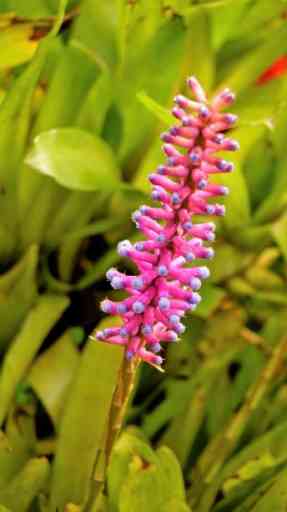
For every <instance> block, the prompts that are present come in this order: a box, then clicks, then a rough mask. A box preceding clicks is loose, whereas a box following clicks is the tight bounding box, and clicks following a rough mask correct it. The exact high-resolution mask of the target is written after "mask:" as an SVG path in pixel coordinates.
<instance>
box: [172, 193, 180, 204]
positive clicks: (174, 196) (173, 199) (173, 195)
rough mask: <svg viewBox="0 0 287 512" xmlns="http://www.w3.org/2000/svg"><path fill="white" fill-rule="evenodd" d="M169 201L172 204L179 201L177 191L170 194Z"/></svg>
mask: <svg viewBox="0 0 287 512" xmlns="http://www.w3.org/2000/svg"><path fill="white" fill-rule="evenodd" d="M171 202H172V204H179V203H180V195H179V194H178V193H177V192H173V194H171Z"/></svg>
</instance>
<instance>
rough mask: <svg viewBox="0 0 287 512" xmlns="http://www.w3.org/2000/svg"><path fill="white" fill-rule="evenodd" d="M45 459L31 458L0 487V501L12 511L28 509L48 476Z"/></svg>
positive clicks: (23, 511)
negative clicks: (3, 486) (6, 483)
mask: <svg viewBox="0 0 287 512" xmlns="http://www.w3.org/2000/svg"><path fill="white" fill-rule="evenodd" d="M49 469H50V468H49V462H48V460H47V459H45V458H44V457H43V458H38V459H36V458H35V459H31V460H30V461H29V462H27V464H26V465H25V466H24V468H23V469H22V471H20V472H19V473H18V474H17V475H16V476H15V477H14V478H13V480H11V481H10V482H9V484H8V485H7V486H5V488H4V489H0V502H1V503H2V504H3V505H5V506H7V507H9V508H11V510H12V511H13V512H26V511H28V509H29V507H30V505H31V503H32V501H33V498H34V497H35V496H37V495H38V493H39V492H40V491H41V490H42V489H43V488H44V486H45V484H46V482H47V479H48V476H49Z"/></svg>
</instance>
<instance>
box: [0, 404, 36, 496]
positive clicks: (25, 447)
mask: <svg viewBox="0 0 287 512" xmlns="http://www.w3.org/2000/svg"><path fill="white" fill-rule="evenodd" d="M31 456H36V433H35V425H34V418H33V417H31V416H27V415H24V414H22V415H14V416H13V415H11V416H9V417H8V419H7V424H6V427H5V434H4V433H2V432H1V435H0V489H3V488H5V487H6V485H7V484H9V483H10V482H11V480H12V479H13V478H14V477H15V476H16V474H17V473H18V472H19V471H21V469H22V468H23V466H24V465H25V464H26V463H27V462H28V461H29V459H30V458H31Z"/></svg>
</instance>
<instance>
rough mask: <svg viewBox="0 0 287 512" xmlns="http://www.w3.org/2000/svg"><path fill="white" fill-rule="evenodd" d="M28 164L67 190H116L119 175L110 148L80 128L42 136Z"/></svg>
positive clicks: (54, 131)
mask: <svg viewBox="0 0 287 512" xmlns="http://www.w3.org/2000/svg"><path fill="white" fill-rule="evenodd" d="M26 162H27V163H28V164H29V165H31V167H33V168H34V169H37V170H38V171H40V172H41V173H43V174H47V175H48V176H51V177H53V178H54V179H55V180H56V181H57V182H58V183H60V184H61V185H63V186H64V187H67V188H70V189H74V190H83V191H85V190H86V191H88V190H98V189H101V190H113V189H115V188H116V187H117V186H118V184H119V172H118V169H117V166H116V163H115V160H114V157H113V154H112V151H111V150H110V148H109V147H108V146H107V145H106V144H105V142H103V141H102V140H101V139H99V138H98V137H96V136H93V135H91V134H89V133H88V132H85V131H83V130H80V129H78V128H59V129H54V130H49V131H48V132H44V133H41V134H40V135H38V136H37V137H36V138H35V140H34V146H33V148H32V150H31V151H30V153H29V154H28V156H27V158H26Z"/></svg>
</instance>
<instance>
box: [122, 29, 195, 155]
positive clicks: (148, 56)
mask: <svg viewBox="0 0 287 512" xmlns="http://www.w3.org/2000/svg"><path fill="white" fill-rule="evenodd" d="M185 36H186V32H185V30H184V26H183V24H182V22H181V21H180V20H179V19H171V20H169V21H165V22H164V24H163V26H162V27H161V28H160V29H159V30H158V31H157V32H156V34H155V35H154V36H153V37H152V38H151V40H150V41H149V42H148V44H147V45H146V47H145V48H144V50H143V51H142V52H141V53H140V55H138V56H137V58H136V59H135V58H130V59H128V61H127V63H126V66H125V69H124V70H123V76H122V78H121V80H120V81H119V83H118V88H117V95H116V106H117V108H118V110H119V112H120V115H121V117H122V120H123V137H122V140H121V145H120V150H119V157H120V160H121V161H122V162H127V160H129V159H130V158H131V157H132V156H134V155H137V154H138V153H140V154H141V153H142V149H143V148H142V145H143V143H144V142H146V141H147V142H148V141H149V140H150V138H151V133H152V131H153V129H154V127H155V125H156V123H155V119H154V116H152V115H151V114H150V113H149V112H148V111H147V109H146V108H145V106H144V105H140V104H139V101H138V99H137V93H138V92H139V91H142V90H144V91H145V93H146V94H147V95H148V96H150V97H151V98H153V100H154V101H156V102H158V103H160V104H161V105H163V106H164V105H166V103H167V101H169V99H170V97H171V95H172V93H173V91H174V89H175V76H178V72H179V66H180V65H181V63H182V61H183V57H184V44H185ZM159 63H160V65H161V67H162V69H164V70H165V72H164V73H159ZM130 76H133V77H134V79H133V80H130Z"/></svg>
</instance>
